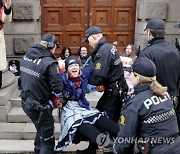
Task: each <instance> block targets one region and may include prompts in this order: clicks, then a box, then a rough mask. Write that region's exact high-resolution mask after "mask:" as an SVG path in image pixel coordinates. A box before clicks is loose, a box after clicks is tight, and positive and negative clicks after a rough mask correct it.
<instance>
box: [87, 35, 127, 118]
mask: <svg viewBox="0 0 180 154" xmlns="http://www.w3.org/2000/svg"><path fill="white" fill-rule="evenodd" d="M91 56H92V61H93V63H94V72H93V74H92V75H91V76H90V77H89V84H92V85H97V86H100V85H103V86H105V91H104V94H103V95H102V97H101V98H100V100H99V101H98V104H97V109H99V110H100V111H106V112H107V114H108V116H109V117H110V118H111V119H113V120H114V121H118V120H119V112H120V106H121V101H122V100H121V99H120V96H119V90H120V89H121V90H122V91H124V90H127V89H128V87H127V84H126V81H125V79H124V71H123V66H122V63H121V60H120V57H119V54H118V52H117V49H116V46H115V45H112V44H108V43H107V42H106V40H105V38H103V37H102V38H101V39H100V40H99V42H98V43H97V44H96V47H95V48H94V50H93V52H92V55H91Z"/></svg>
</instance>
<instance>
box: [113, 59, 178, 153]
mask: <svg viewBox="0 0 180 154" xmlns="http://www.w3.org/2000/svg"><path fill="white" fill-rule="evenodd" d="M131 81H132V83H133V85H134V90H135V96H134V97H133V98H132V99H131V100H130V101H129V102H126V103H124V104H123V107H122V110H121V116H120V131H119V133H118V137H117V138H116V140H115V142H114V146H113V151H114V153H118V154H129V153H133V152H134V153H138V154H141V153H142V154H145V153H146V154H147V153H151V154H158V153H159V154H160V153H163V154H177V153H179V151H180V146H179V144H180V138H179V136H178V131H179V130H178V126H177V118H176V113H175V110H174V106H173V101H172V99H171V97H170V95H169V93H168V92H167V88H166V87H163V86H161V85H160V84H159V83H158V82H157V81H156V66H155V64H154V63H153V62H152V61H151V60H149V59H148V58H145V57H140V58H137V59H136V60H135V61H134V63H133V66H132V72H131Z"/></svg>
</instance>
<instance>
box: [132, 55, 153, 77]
mask: <svg viewBox="0 0 180 154" xmlns="http://www.w3.org/2000/svg"><path fill="white" fill-rule="evenodd" d="M132 70H133V72H135V73H137V74H140V75H142V76H145V77H153V76H155V75H156V66H155V64H154V63H153V62H152V61H151V60H150V59H148V58H146V57H140V58H137V59H136V60H135V61H134V63H133V65H132Z"/></svg>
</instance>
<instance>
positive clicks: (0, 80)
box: [0, 71, 2, 88]
mask: <svg viewBox="0 0 180 154" xmlns="http://www.w3.org/2000/svg"><path fill="white" fill-rule="evenodd" d="M1 87H2V71H0V88H1Z"/></svg>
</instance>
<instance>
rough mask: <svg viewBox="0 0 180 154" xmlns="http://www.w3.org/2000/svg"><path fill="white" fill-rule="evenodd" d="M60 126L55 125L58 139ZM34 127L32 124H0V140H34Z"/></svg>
mask: <svg viewBox="0 0 180 154" xmlns="http://www.w3.org/2000/svg"><path fill="white" fill-rule="evenodd" d="M60 131H61V129H60V124H59V123H55V137H56V139H58V138H59V134H60ZM35 133H36V130H35V127H34V125H33V124H32V123H1V124H0V140H1V139H6V140H33V139H34V138H35Z"/></svg>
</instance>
